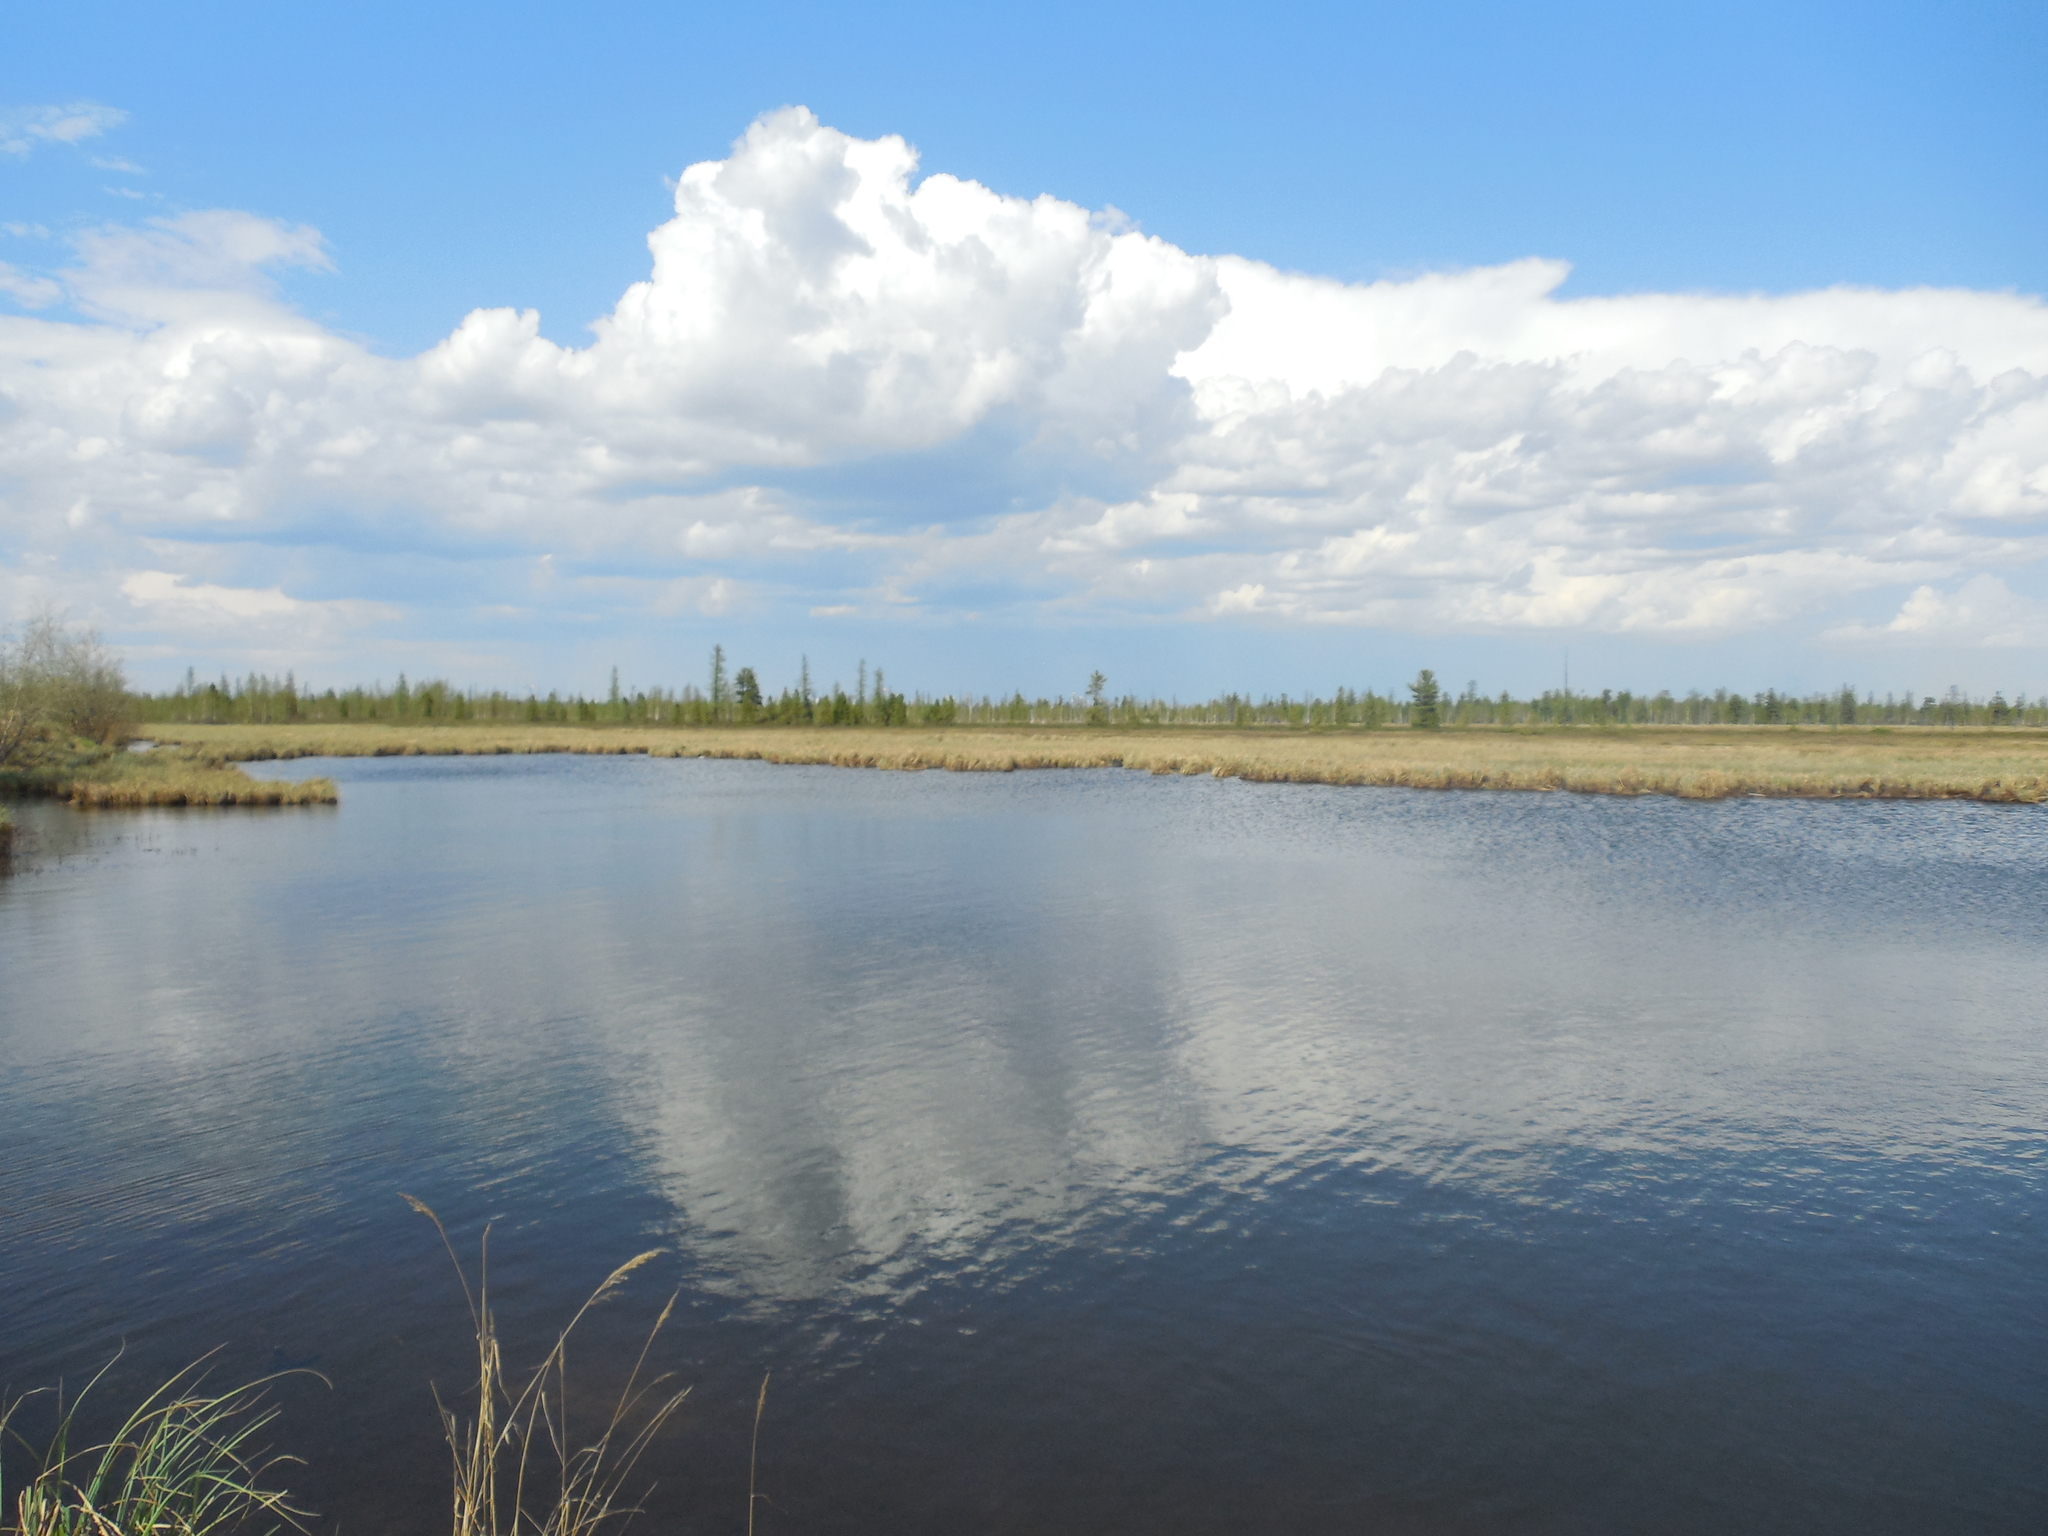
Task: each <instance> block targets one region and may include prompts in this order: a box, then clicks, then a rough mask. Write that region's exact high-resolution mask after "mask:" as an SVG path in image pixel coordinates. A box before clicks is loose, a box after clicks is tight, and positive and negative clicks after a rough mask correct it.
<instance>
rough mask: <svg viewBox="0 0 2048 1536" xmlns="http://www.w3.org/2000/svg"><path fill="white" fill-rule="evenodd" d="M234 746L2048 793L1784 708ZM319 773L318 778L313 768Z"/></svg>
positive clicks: (417, 729) (591, 730) (532, 734)
mask: <svg viewBox="0 0 2048 1536" xmlns="http://www.w3.org/2000/svg"><path fill="white" fill-rule="evenodd" d="M150 729H151V731H152V732H153V733H154V734H155V736H156V738H157V739H158V740H159V741H161V742H176V743H181V744H183V745H185V746H186V747H188V748H190V749H193V750H197V751H202V752H205V753H210V754H217V755H218V756H219V757H221V758H223V759H227V760H239V761H251V760H261V759H269V758H293V757H371V756H412V755H442V754H462V755H468V754H478V755H490V754H498V753H528V752H577V753H599V754H623V753H641V754H647V755H650V756H655V757H719V758H747V759H758V760H760V761H763V762H771V763H823V764H830V765H833V766H836V767H842V768H895V769H913V770H914V769H922V768H946V769H952V770H955V771H961V772H1008V771H1010V770H1013V769H1020V768H1107V767H1117V768H1129V769H1136V770H1142V771H1145V772H1150V773H1179V774H1212V775H1214V776H1215V777H1217V778H1239V779H1250V780H1256V781H1265V782H1276V783H1290V784H1359V785H1400V786H1406V787H1409V788H1416V789H1497V790H1498V789H1514V790H1567V791H1571V792H1575V793H1580V794H1611V795H1645V794H1657V795H1677V796H1681V797H1683V798H1686V799H1701V800H1711V799H1722V798H1726V797H1729V796H1735V795H1766V796H1785V797H1800V798H1816V799H1902V800H1923V799H1963V800H1985V801H1993V802H2001V803H2025V804H2037V803H2040V802H2042V801H2044V800H2048V735H2043V734H2041V733H2037V732H2033V731H2027V732H2018V731H2012V730H1954V731H1943V730H1931V729H1930V730H1920V729H1915V730H1899V731H1887V730H1884V729H1882V728H1878V729H1872V730H1857V729H1854V728H1843V729H1823V730H1814V729H1804V730H1802V729H1798V728H1786V727H1781V726H1779V727H1774V726H1692V727H1675V728H1661V729H1660V728H1653V727H1640V726H1638V727H1631V728H1625V729H1620V730H1593V729H1587V728H1582V727H1581V728H1574V727H1563V728H1553V729H1547V730H1546V729H1489V728H1483V727H1482V728H1478V729H1472V730H1445V731H1416V730H1385V731H1329V732H1322V731H1281V730H1257V729H1253V730H1228V729H1218V728H1209V729H1201V728H1195V729H1173V728H1145V729H1136V730H1130V729H1122V728H1114V727H1112V728H1106V729H1105V728H1100V727H1096V728H1089V727H1060V726H1041V727H991V726H965V727H938V726H930V727H927V726H900V727H895V728H889V729H876V728H859V727H841V728H834V729H818V728H807V727H789V726H711V727H696V728H679V729H668V728H658V727H657V728H644V729H642V728H621V727H592V726H578V725H531V724H489V723H485V724H468V723H465V724H451V725H429V724H423V723H408V724H398V723H390V722H370V723H364V724H322V725H179V724H163V725H153V726H151V727H150ZM316 782H318V781H316Z"/></svg>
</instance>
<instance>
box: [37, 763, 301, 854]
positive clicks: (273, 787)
mask: <svg viewBox="0 0 2048 1536" xmlns="http://www.w3.org/2000/svg"><path fill="white" fill-rule="evenodd" d="M0 793H5V794H14V795H23V796H33V797H36V798H41V799H56V800H68V801H70V802H71V803H72V804H73V805H77V806H87V807H116V806H144V805H333V804H334V803H335V802H336V801H337V800H338V799H339V798H340V796H339V794H338V793H337V791H336V790H335V787H334V781H333V780H332V779H306V780H304V781H302V782H299V783H295V784H285V783H270V782H266V781H264V780H261V779H252V778H250V777H249V775H247V774H246V773H244V772H242V770H241V769H240V768H238V767H236V766H235V765H234V763H233V762H231V761H229V760H228V759H226V758H224V757H222V756H221V755H220V754H219V753H217V752H207V751H205V750H204V749H198V750H191V749H188V750H183V751H159V752H124V751H116V750H108V749H105V748H95V749H92V750H74V751H69V752H62V753H52V754H45V755H44V756H42V757H40V758H38V759H37V760H36V761H34V762H31V763H27V764H23V765H20V766H17V767H10V768H8V769H6V770H5V771H4V772H0ZM4 821H5V816H4V813H0V822H4ZM9 830H10V831H11V827H10V829H9ZM6 836H7V834H5V833H0V846H4V845H5V841H6Z"/></svg>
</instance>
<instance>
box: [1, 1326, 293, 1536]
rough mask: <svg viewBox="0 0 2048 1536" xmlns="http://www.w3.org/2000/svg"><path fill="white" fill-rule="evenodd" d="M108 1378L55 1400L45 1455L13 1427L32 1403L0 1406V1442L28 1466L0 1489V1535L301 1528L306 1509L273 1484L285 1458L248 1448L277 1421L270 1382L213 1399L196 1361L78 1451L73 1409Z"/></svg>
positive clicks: (111, 1535)
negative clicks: (12, 1486) (22, 1476)
mask: <svg viewBox="0 0 2048 1536" xmlns="http://www.w3.org/2000/svg"><path fill="white" fill-rule="evenodd" d="M111 1368H112V1363H111V1362H109V1365H108V1367H107V1369H111ZM105 1375H106V1370H102V1371H101V1372H100V1374H99V1375H98V1376H95V1377H94V1378H93V1379H92V1381H90V1382H88V1383H87V1384H86V1387H85V1389H84V1390H83V1391H81V1392H80V1393H79V1394H78V1395H77V1397H75V1398H73V1399H72V1400H71V1401H70V1402H69V1403H68V1404H67V1403H64V1402H63V1401H62V1399H61V1397H60V1398H59V1400H58V1403H57V1427H56V1430H55V1433H54V1435H53V1436H52V1438H51V1440H50V1441H49V1443H48V1445H47V1446H46V1447H45V1448H43V1449H42V1450H40V1451H38V1450H36V1449H35V1448H34V1447H33V1446H30V1445H29V1444H28V1442H27V1441H26V1440H25V1439H23V1438H22V1437H21V1435H20V1434H18V1433H17V1432H16V1431H15V1429H14V1427H13V1425H14V1421H15V1419H16V1418H17V1417H18V1416H19V1411H20V1409H21V1408H22V1407H23V1405H24V1403H25V1402H27V1401H28V1399H27V1398H17V1399H16V1400H15V1401H13V1402H12V1403H9V1404H7V1405H6V1406H5V1408H4V1410H0V1441H4V1442H11V1444H12V1445H14V1446H17V1447H20V1448H21V1449H23V1450H26V1451H27V1452H28V1453H29V1461H30V1471H29V1473H28V1476H27V1478H26V1480H25V1481H24V1482H23V1484H22V1486H21V1487H20V1488H19V1489H18V1490H7V1489H0V1536H212V1533H216V1532H220V1533H226V1532H231V1531H232V1532H251V1531H255V1530H257V1529H259V1528H260V1530H261V1531H262V1532H264V1533H268V1532H274V1531H276V1530H277V1529H278V1528H279V1527H280V1526H283V1525H290V1526H294V1527H296V1528H298V1529H300V1530H303V1529H305V1527H304V1526H303V1525H302V1524H301V1523H300V1522H301V1520H302V1518H303V1517H304V1516H305V1514H306V1512H305V1511H304V1510H300V1509H297V1508H295V1507H294V1506H293V1505H292V1503H291V1502H290V1497H289V1495H288V1494H286V1493H285V1492H284V1491H283V1490H282V1489H278V1488H273V1487H271V1486H270V1481H271V1475H272V1473H273V1472H274V1471H275V1470H276V1469H277V1468H278V1467H279V1466H281V1465H283V1464H285V1463H287V1462H289V1461H290V1460H291V1459H292V1458H290V1457H282V1456H271V1455H269V1454H268V1453H266V1452H264V1451H262V1450H260V1449H258V1448H257V1447H256V1444H255V1441H256V1437H257V1436H258V1435H260V1434H261V1433H262V1432H263V1430H264V1429H265V1428H266V1427H267V1426H268V1425H269V1424H270V1423H271V1421H272V1420H273V1419H275V1418H276V1417H277V1409H276V1408H275V1407H273V1406H271V1405H270V1404H269V1403H268V1402H267V1401H266V1399H265V1397H264V1389H265V1388H266V1387H267V1386H268V1385H269V1382H270V1381H272V1380H275V1379H276V1378H274V1377H271V1378H265V1379H264V1380H262V1381H256V1382H252V1383H250V1384H249V1385H247V1386H241V1387H236V1388H233V1389H232V1390H230V1391H227V1392H221V1393H215V1392H210V1391H208V1390H206V1371H205V1361H203V1360H202V1361H200V1362H198V1363H197V1364H195V1365H192V1366H189V1367H187V1368H186V1369H185V1370H184V1371H181V1372H179V1373H178V1374H177V1375H176V1376H174V1377H172V1378H171V1379H170V1380H169V1381H167V1382H165V1383H164V1384H163V1385H162V1386H161V1387H159V1388H158V1389H157V1390H156V1391H155V1392H153V1393H151V1394H150V1396H149V1397H148V1398H146V1399H145V1400H144V1401H143V1402H142V1404H141V1405H140V1406H138V1407H137V1408H136V1409H135V1410H134V1411H133V1412H131V1413H130V1414H129V1415H128V1416H127V1418H126V1419H124V1420H123V1421H122V1423H121V1425H120V1427H119V1428H118V1429H116V1430H115V1431H114V1433H113V1434H112V1435H111V1436H110V1437H109V1438H107V1439H106V1440H102V1441H94V1442H90V1443H86V1444H80V1443H78V1440H79V1418H78V1415H79V1412H80V1410H81V1409H82V1408H83V1407H84V1406H85V1405H86V1403H87V1401H88V1400H89V1399H90V1398H91V1397H92V1394H93V1389H94V1388H95V1387H96V1386H98V1385H99V1382H100V1381H101V1379H102V1378H104V1377H105ZM36 1395H37V1394H30V1397H34V1396H36ZM4 1448H5V1446H4V1445H0V1449H4ZM9 1494H11V1497H8V1495H9Z"/></svg>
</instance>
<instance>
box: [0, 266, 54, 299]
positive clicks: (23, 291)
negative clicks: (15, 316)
mask: <svg viewBox="0 0 2048 1536" xmlns="http://www.w3.org/2000/svg"><path fill="white" fill-rule="evenodd" d="M0 293H4V294H6V295H7V296H8V297H9V298H10V299H13V300H14V302H15V303H17V304H19V305H21V306H22V307H23V308H24V309H45V308H47V307H49V306H50V305H52V304H54V303H56V302H57V301H58V300H59V299H61V298H63V297H64V290H63V288H62V287H61V286H60V285H59V284H57V283H56V282H54V281H52V280H51V279H50V278H47V277H36V276H33V275H32V274H30V273H27V272H23V271H22V270H21V269H20V268H18V267H12V266H9V265H8V264H7V263H6V262H4V261H0Z"/></svg>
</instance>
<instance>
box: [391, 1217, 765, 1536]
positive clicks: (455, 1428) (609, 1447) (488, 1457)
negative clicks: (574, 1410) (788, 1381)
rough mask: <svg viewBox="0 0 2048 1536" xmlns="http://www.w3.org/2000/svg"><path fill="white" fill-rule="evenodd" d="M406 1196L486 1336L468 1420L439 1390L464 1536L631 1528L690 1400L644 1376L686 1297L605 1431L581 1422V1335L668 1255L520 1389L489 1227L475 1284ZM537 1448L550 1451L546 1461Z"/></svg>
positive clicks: (573, 1321) (565, 1535)
mask: <svg viewBox="0 0 2048 1536" xmlns="http://www.w3.org/2000/svg"><path fill="white" fill-rule="evenodd" d="M402 1198H403V1199H404V1200H405V1202H406V1204H408V1205H410V1206H411V1207H412V1208H413V1209H414V1210H415V1211H418V1212H419V1213H420V1214H421V1215H422V1216H425V1217H426V1218H427V1219H428V1220H429V1221H431V1222H433V1224H434V1230H435V1231H436V1232H439V1233H440V1234H441V1245H442V1246H443V1247H444V1248H446V1249H447V1250H448V1258H449V1260H450V1262H451V1263H453V1264H454V1265H455V1273H456V1275H457V1277H458V1278H459V1279H460V1280H461V1282H462V1293H463V1296H464V1297H465V1298H466V1299H467V1301H468V1302H469V1316H470V1324H471V1327H472V1329H473V1331H474V1332H475V1335H476V1352H477V1379H476V1385H475V1387H474V1388H473V1389H472V1390H473V1393H474V1403H473V1406H472V1407H471V1409H470V1411H469V1415H468V1417H466V1418H465V1417H463V1416H462V1415H461V1414H459V1413H458V1412H456V1411H455V1410H453V1409H450V1408H449V1407H447V1406H446V1405H445V1404H443V1403H441V1401H440V1394H439V1393H438V1392H437V1393H436V1394H435V1403H436V1405H437V1406H438V1407H439V1408H440V1411H441V1427H442V1431H443V1433H444V1434H445V1436H446V1437H447V1441H448V1450H449V1454H450V1457H451V1459H452V1461H453V1466H454V1536H522V1533H531V1536H595V1533H597V1532H599V1531H601V1530H603V1529H604V1528H605V1527H608V1526H610V1525H612V1524H614V1523H617V1524H621V1525H623V1524H624V1523H625V1522H626V1521H627V1520H629V1519H630V1518H631V1517H632V1516H633V1515H634V1514H636V1513H638V1509H637V1507H636V1506H633V1505H630V1504H627V1503H625V1502H624V1496H625V1486H626V1483H627V1481H628V1480H629V1479H630V1478H631V1477H632V1475H633V1468H634V1466H635V1464H636V1463H638V1461H639V1460H640V1457H641V1454H642V1453H643V1452H644V1451H645V1450H646V1449H647V1445H648V1442H649V1441H651V1440H652V1439H653V1438H654V1436H655V1435H656V1434H657V1433H659V1432H660V1430H661V1428H662V1426H663V1425H664V1424H666V1423H667V1422H668V1420H669V1419H670V1417H671V1416H673V1415H674V1413H675V1411H676V1409H677V1408H679V1407H681V1406H682V1402H683V1399H684V1398H685V1397H686V1396H687V1395H688V1394H689V1389H688V1388H687V1387H685V1388H684V1389H683V1390H682V1391H680V1392H675V1393H665V1388H666V1386H667V1383H668V1381H669V1378H668V1377H667V1376H655V1377H653V1378H651V1379H648V1380H645V1381H643V1380H642V1379H641V1378H642V1375H643V1373H644V1372H645V1370H646V1366H647V1356H648V1352H649V1351H650V1350H651V1349H652V1348H653V1347H654V1340H655V1338H656V1336H657V1335H658V1334H660V1332H661V1330H662V1327H663V1325H665V1324H666V1323H667V1322H668V1319H669V1315H670V1313H672V1312H673V1311H674V1310H675V1304H676V1298H675V1297H674V1296H671V1297H670V1298H669V1300H668V1305H666V1306H665V1307H663V1308H662V1309H661V1315H660V1316H659V1317H658V1318H656V1319H655V1322H654V1326H653V1328H652V1329H650V1330H649V1332H648V1335H647V1341H646V1343H644V1344H643V1345H642V1346H641V1349H640V1354H639V1358H638V1359H636V1360H635V1361H634V1363H633V1369H632V1371H631V1372H630V1374H629V1375H628V1376H627V1378H626V1383H625V1385H624V1387H622V1388H621V1389H620V1392H619V1396H618V1398H617V1400H616V1401H615V1402H614V1403H613V1405H612V1407H611V1409H610V1411H609V1413H608V1415H607V1416H606V1417H605V1418H604V1419H603V1420H602V1421H600V1422H599V1423H598V1424H596V1425H595V1426H590V1427H584V1428H579V1429H576V1430H572V1429H571V1427H570V1423H569V1383H568V1348H569V1336H570V1334H571V1333H573V1332H574V1331H575V1329H576V1325H577V1324H578V1323H580V1322H581V1321H582V1320H583V1318H584V1317H585V1316H586V1315H587V1314H588V1313H589V1311H590V1309H591V1308H592V1307H595V1306H597V1305H599V1304H600V1303H602V1302H603V1301H605V1300H606V1299H607V1298H609V1297H610V1296H611V1295H612V1294H613V1293H614V1292H615V1291H617V1290H618V1288H619V1287H620V1286H621V1285H623V1284H624V1283H625V1281H626V1277H627V1276H629V1275H631V1274H632V1273H633V1271H634V1270H636V1269H638V1268H640V1267H641V1266H642V1265H643V1264H646V1263H648V1262H649V1261H650V1260H652V1259H654V1258H655V1257H656V1256H657V1254H658V1253H659V1252H660V1250H659V1249H656V1250H653V1251H650V1252H647V1253H643V1254H640V1255H639V1256H637V1257H635V1258H632V1259H629V1260H627V1261H626V1262H625V1263H624V1264H621V1265H620V1266H619V1267H618V1268H617V1269H615V1270H613V1271H612V1272H611V1274H610V1275H608V1276H607V1277H606V1278H605V1280H604V1281H603V1283H602V1284H600V1285H599V1286H598V1288H597V1289H596V1290H595V1291H593V1292H591V1294H590V1297H589V1299H588V1300H586V1301H585V1302H584V1303H583V1305H582V1306H581V1307H580V1308H578V1309H577V1312H576V1315H575V1316H574V1317H572V1318H570V1319H569V1324H568V1326H567V1327H566V1328H564V1329H563V1330H562V1331H561V1333H560V1334H559V1335H557V1336H556V1339H555V1344H554V1348H552V1349H551V1350H549V1351H548V1354H547V1356H546V1358H545V1359H543V1360H542V1361H541V1363H540V1364H539V1365H538V1366H537V1367H535V1368H534V1369H533V1371H532V1372H531V1373H530V1374H529V1375H528V1376H527V1377H526V1379H525V1381H524V1383H523V1384H519V1383H515V1382H514V1381H513V1380H512V1378H510V1377H509V1376H508V1375H507V1373H506V1370H505V1362H504V1355H503V1352H502V1350H501V1348H500V1346H499V1342H498V1330H497V1319H496V1318H495V1317H494V1316H493V1315H492V1313H491V1306H490V1231H489V1229H488V1228H486V1229H485V1231H484V1237H483V1244H482V1255H481V1260H480V1263H479V1266H478V1272H477V1281H476V1285H475V1287H474V1288H473V1289H472V1287H471V1285H470V1281H469V1274H468V1272H467V1270H465V1269H464V1267H463V1264H462V1260H461V1259H460V1258H458V1257H457V1256H456V1253H455V1247H454V1245H453V1244H452V1243H450V1242H449V1240H448V1232H447V1229H446V1228H445V1227H443V1226H442V1225H441V1218H440V1217H438V1216H436V1215H435V1214H434V1213H433V1211H432V1210H431V1209H429V1208H428V1206H427V1205H426V1204H425V1202H423V1201H420V1200H416V1199H414V1198H413V1197H412V1196H411V1195H406V1196H403V1197H402ZM764 1390H765V1389H764ZM593 1430H594V1433H593ZM536 1450H539V1451H540V1452H541V1455H540V1458H539V1459H538V1460H536V1458H535V1454H534V1453H535V1451H536Z"/></svg>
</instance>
